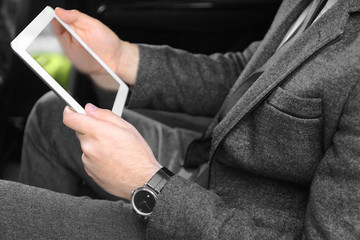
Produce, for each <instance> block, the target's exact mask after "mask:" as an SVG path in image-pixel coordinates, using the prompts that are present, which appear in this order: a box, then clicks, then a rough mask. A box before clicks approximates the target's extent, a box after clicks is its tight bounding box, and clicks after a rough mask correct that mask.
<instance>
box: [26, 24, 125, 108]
mask: <svg viewBox="0 0 360 240" xmlns="http://www.w3.org/2000/svg"><path fill="white" fill-rule="evenodd" d="M52 21H57V20H56V19H53V20H52ZM54 26H56V27H59V26H58V24H55V25H54V24H53V23H49V24H48V25H47V27H46V28H44V29H43V31H42V32H41V33H40V34H39V35H38V36H37V37H36V38H35V39H34V41H33V42H31V44H30V45H29V46H28V47H27V48H26V52H27V53H28V54H29V55H30V56H31V57H32V58H33V59H34V60H35V61H36V62H37V63H38V64H39V65H40V66H41V67H42V68H43V69H44V70H45V71H46V72H47V73H48V74H49V75H50V76H51V77H52V78H54V79H55V80H56V81H57V82H58V83H59V84H60V85H61V86H62V87H63V88H64V89H65V90H66V91H67V92H68V93H69V94H70V95H71V96H72V97H73V98H74V99H75V100H76V101H77V102H79V103H80V104H81V105H82V106H83V107H84V104H85V103H84V101H83V100H81V99H79V96H74V95H73V94H71V92H72V90H73V84H74V81H76V79H74V78H75V77H76V76H79V75H78V74H74V72H75V71H74V70H75V69H77V70H79V71H80V72H81V69H79V68H81V67H83V66H75V65H76V63H75V64H74V63H73V62H75V61H71V60H70V59H71V56H67V55H66V54H65V52H66V51H65V50H64V49H63V48H62V46H61V44H60V41H59V39H58V38H57V36H56V34H55V33H54V29H53V28H54ZM73 40H74V41H77V40H76V39H74V38H73ZM77 45H78V46H79V47H82V45H81V44H77ZM82 48H83V47H82ZM80 52H81V56H79V55H77V58H78V59H77V60H76V61H78V62H79V60H80V62H82V63H87V62H88V61H91V62H90V63H91V64H92V65H91V66H92V67H91V68H92V69H93V68H95V69H98V68H99V69H100V68H101V69H102V70H103V71H102V72H103V73H104V75H101V79H98V80H97V81H103V82H106V83H105V86H103V89H104V90H107V91H109V92H116V90H117V89H118V88H119V83H118V82H117V81H116V80H115V79H114V78H113V77H112V76H111V75H110V74H109V73H108V72H107V71H106V70H105V69H104V68H103V66H102V65H101V64H99V63H98V62H97V61H96V60H94V58H93V57H92V56H91V55H90V54H89V53H88V52H87V51H86V50H85V49H83V51H80ZM73 57H74V56H73ZM79 58H80V59H79ZM106 75H107V76H106ZM89 81H91V80H90V78H89ZM95 81H96V80H95Z"/></svg>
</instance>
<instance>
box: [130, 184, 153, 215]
mask: <svg viewBox="0 0 360 240" xmlns="http://www.w3.org/2000/svg"><path fill="white" fill-rule="evenodd" d="M131 201H132V205H133V208H134V210H135V211H136V212H137V213H138V214H140V215H143V216H148V215H150V214H151V213H152V211H153V208H154V206H155V203H156V194H155V193H154V192H153V191H152V190H150V189H149V188H145V187H144V188H140V189H138V190H136V192H134V194H133V196H132V199H131Z"/></svg>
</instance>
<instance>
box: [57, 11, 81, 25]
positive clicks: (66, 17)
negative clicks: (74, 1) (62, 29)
mask: <svg viewBox="0 0 360 240" xmlns="http://www.w3.org/2000/svg"><path fill="white" fill-rule="evenodd" d="M55 14H56V15H57V16H58V17H59V18H60V19H61V20H63V21H64V22H66V23H67V24H72V23H74V22H76V21H77V20H78V18H79V14H80V12H79V11H77V10H65V9H63V8H60V7H57V8H55Z"/></svg>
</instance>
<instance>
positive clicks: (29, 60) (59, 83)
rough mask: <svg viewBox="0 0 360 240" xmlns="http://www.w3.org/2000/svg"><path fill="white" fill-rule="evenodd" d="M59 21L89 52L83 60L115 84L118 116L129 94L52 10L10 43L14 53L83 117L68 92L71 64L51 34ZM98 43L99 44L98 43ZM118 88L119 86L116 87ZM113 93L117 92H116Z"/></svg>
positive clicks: (120, 82) (123, 85)
mask: <svg viewBox="0 0 360 240" xmlns="http://www.w3.org/2000/svg"><path fill="white" fill-rule="evenodd" d="M53 20H54V21H58V22H59V23H60V24H61V25H62V26H63V27H64V28H65V29H66V30H67V31H68V32H69V33H70V34H71V35H72V36H73V37H74V38H75V39H76V40H77V41H78V43H79V45H80V46H82V47H83V48H84V49H85V50H86V52H87V53H88V54H87V55H88V56H86V57H91V58H93V59H95V60H96V61H95V62H96V64H99V67H101V68H103V69H104V70H105V73H106V74H108V76H105V77H106V78H109V79H112V80H113V81H114V84H115V89H118V90H117V92H116V97H115V101H114V103H113V107H112V111H113V112H114V113H115V114H117V115H118V116H121V114H122V111H123V109H124V105H125V101H126V98H127V94H128V91H129V88H128V86H127V85H126V83H125V82H123V81H122V80H121V79H120V78H119V77H118V76H117V75H116V74H115V73H114V72H113V71H112V70H111V69H110V67H109V66H107V65H106V64H105V62H104V61H103V60H102V59H101V58H100V57H99V56H98V55H96V54H95V52H94V51H92V50H91V49H90V48H89V46H87V45H86V43H85V42H84V41H83V40H81V38H80V37H79V35H77V34H76V32H75V31H74V30H73V29H71V27H70V26H69V25H67V24H66V23H64V22H63V21H61V20H60V19H59V18H58V17H57V16H56V15H55V11H54V9H52V8H51V7H49V6H47V7H45V9H44V10H43V11H42V12H41V13H40V14H39V15H38V16H37V17H36V18H35V19H34V20H33V21H32V22H31V23H30V24H29V25H28V26H27V27H26V28H25V29H24V30H23V31H22V32H21V33H20V34H19V35H18V36H17V37H16V38H15V39H14V40H13V41H12V42H11V47H12V49H13V50H14V52H15V53H16V54H17V55H18V56H19V57H20V58H21V59H23V61H24V62H25V63H26V64H27V65H28V66H30V68H31V69H32V70H33V71H34V72H35V73H36V74H37V75H38V76H39V77H40V78H41V79H42V80H43V81H44V82H45V83H46V84H47V85H48V86H49V87H50V88H51V89H52V90H53V91H54V92H55V93H56V94H57V95H58V96H59V97H60V98H61V99H62V100H63V101H64V102H65V103H66V104H67V105H69V106H70V107H72V108H73V109H74V110H75V111H76V112H79V113H83V114H85V110H84V106H81V105H80V104H79V102H78V101H76V100H75V98H74V96H72V94H71V92H70V86H69V78H70V77H69V76H70V73H71V71H72V68H73V66H72V64H71V61H70V60H69V58H68V57H67V56H66V55H65V54H64V51H63V50H62V48H61V45H60V43H59V41H58V39H57V37H56V35H55V34H54V32H53V29H52V23H51V21H53ZM99 44H101V43H99ZM117 85H118V86H119V87H117ZM115 91H116V90H115Z"/></svg>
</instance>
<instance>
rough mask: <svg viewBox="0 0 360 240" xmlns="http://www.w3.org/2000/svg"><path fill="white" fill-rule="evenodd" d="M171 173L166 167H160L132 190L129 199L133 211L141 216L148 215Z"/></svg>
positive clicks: (145, 216)
mask: <svg viewBox="0 0 360 240" xmlns="http://www.w3.org/2000/svg"><path fill="white" fill-rule="evenodd" d="M173 175H174V174H173V173H172V172H171V171H169V170H168V169H167V168H165V167H162V168H161V169H159V170H158V171H157V172H156V173H155V174H154V175H153V176H152V177H151V179H150V180H149V181H148V182H146V183H145V184H144V185H143V186H142V187H139V188H137V189H136V190H134V191H133V192H132V194H131V199H130V202H131V206H132V209H133V211H134V212H136V213H137V214H138V215H139V216H141V217H143V218H147V217H149V216H150V215H151V214H152V212H153V209H154V207H155V204H156V201H157V198H158V195H159V194H160V192H161V190H162V189H163V187H164V186H165V184H166V183H167V182H168V181H169V179H170V178H171V177H172V176H173Z"/></svg>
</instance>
